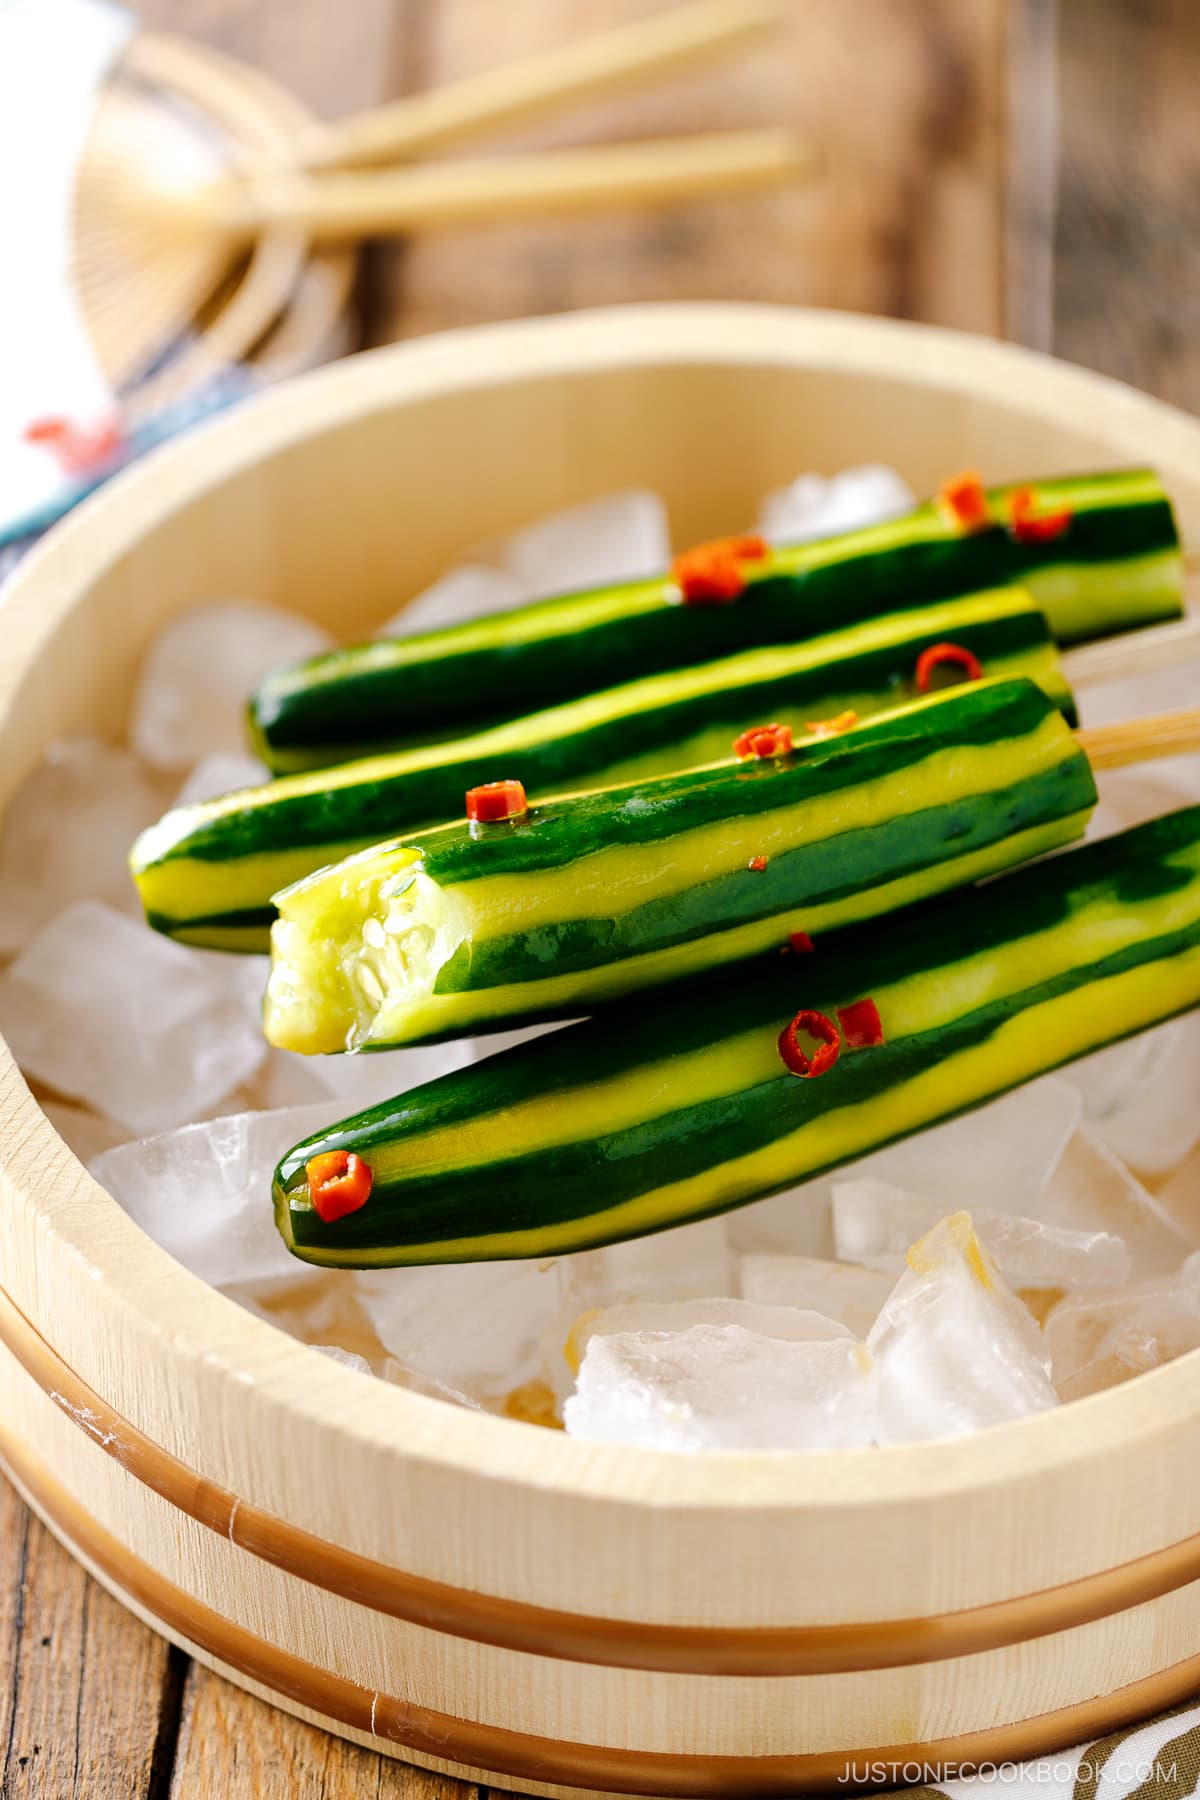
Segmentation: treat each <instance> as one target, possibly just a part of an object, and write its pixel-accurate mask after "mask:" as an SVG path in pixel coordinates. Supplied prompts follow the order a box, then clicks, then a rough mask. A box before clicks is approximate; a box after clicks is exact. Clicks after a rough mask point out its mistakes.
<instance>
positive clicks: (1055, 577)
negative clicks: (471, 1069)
mask: <svg viewBox="0 0 1200 1800" xmlns="http://www.w3.org/2000/svg"><path fill="white" fill-rule="evenodd" d="M1021 579H1022V582H1023V584H1024V586H1025V587H1027V588H1028V589H1029V591H1030V593H1031V594H1032V595H1033V597H1034V599H1035V600H1036V601H1037V603H1038V605H1039V606H1040V607H1041V608H1042V609H1043V611H1044V612H1045V613H1046V614H1047V615H1048V617H1049V618H1050V620H1051V621H1052V623H1053V624H1054V628H1055V632H1056V635H1057V636H1058V637H1059V639H1060V641H1061V639H1062V637H1063V635H1064V632H1063V621H1064V620H1072V619H1074V620H1077V629H1076V627H1074V626H1073V627H1072V635H1080V636H1085V637H1089V638H1092V637H1103V635H1104V632H1105V629H1106V625H1108V624H1109V623H1111V626H1112V629H1114V630H1121V629H1127V628H1128V625H1129V617H1130V614H1131V613H1134V614H1136V612H1137V610H1138V609H1137V606H1136V605H1135V602H1136V601H1139V600H1147V601H1152V600H1154V599H1155V598H1156V597H1157V596H1159V595H1161V594H1163V593H1164V592H1167V593H1171V592H1175V593H1178V592H1181V591H1182V588H1183V579H1184V568H1183V556H1182V553H1181V552H1180V551H1178V550H1156V551H1154V552H1153V553H1152V554H1151V555H1149V556H1131V557H1127V558H1126V559H1125V560H1124V561H1117V562H1113V563H1111V564H1106V563H1095V562H1078V563H1071V562H1049V563H1046V564H1044V565H1043V566H1042V567H1041V568H1038V569H1030V570H1029V571H1028V572H1027V573H1026V574H1025V575H1023V576H1022V578H1021ZM989 673H990V670H989Z"/></svg>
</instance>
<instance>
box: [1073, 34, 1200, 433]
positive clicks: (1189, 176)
mask: <svg viewBox="0 0 1200 1800" xmlns="http://www.w3.org/2000/svg"><path fill="white" fill-rule="evenodd" d="M1059 72H1060V73H1059V97H1060V112H1061V126H1060V143H1059V195H1058V220H1057V230H1056V246H1055V247H1056V258H1055V305H1054V348H1055V350H1056V351H1057V352H1058V353H1059V354H1060V355H1062V356H1068V357H1071V358H1072V359H1073V360H1075V361H1076V362H1082V363H1087V364H1089V365H1090V366H1091V367H1092V368H1095V369H1102V370H1104V371H1105V372H1106V373H1108V374H1111V375H1118V376H1120V377H1121V378H1122V379H1123V380H1125V381H1130V382H1133V383H1134V384H1135V386H1137V387H1143V388H1148V389H1150V391H1151V392H1153V393H1157V394H1161V395H1163V396H1164V398H1166V399H1168V400H1173V401H1174V402H1175V403H1176V404H1177V405H1179V406H1184V407H1187V408H1189V409H1190V410H1192V411H1200V131H1197V128H1196V93H1197V91H1198V89H1200V8H1197V7H1196V5H1195V4H1194V0H1060V6H1059Z"/></svg>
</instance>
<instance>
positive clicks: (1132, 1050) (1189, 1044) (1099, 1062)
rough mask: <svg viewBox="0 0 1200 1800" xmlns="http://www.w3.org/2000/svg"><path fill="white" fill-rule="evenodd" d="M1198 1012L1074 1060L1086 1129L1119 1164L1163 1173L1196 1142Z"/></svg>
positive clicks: (1199, 1113) (1199, 1127)
mask: <svg viewBox="0 0 1200 1800" xmlns="http://www.w3.org/2000/svg"><path fill="white" fill-rule="evenodd" d="M1198 1071H1200V1013H1191V1014H1189V1015H1188V1016H1187V1017H1185V1018H1181V1019H1172V1020H1170V1021H1169V1022H1168V1023H1167V1024H1165V1025H1159V1026H1156V1027H1155V1028H1154V1030H1152V1031H1145V1032H1142V1033H1141V1034H1140V1035H1139V1036H1138V1037H1135V1038H1132V1039H1130V1040H1129V1041H1127V1042H1124V1043H1119V1044H1112V1045H1110V1047H1109V1048H1108V1049H1107V1050H1099V1051H1097V1052H1096V1053H1095V1054H1094V1055H1092V1056H1087V1057H1084V1058H1083V1059H1082V1060H1081V1061H1079V1062H1075V1063H1072V1064H1071V1065H1070V1068H1069V1069H1068V1070H1067V1071H1066V1073H1067V1076H1068V1078H1069V1079H1070V1081H1071V1082H1072V1083H1073V1084H1074V1085H1075V1086H1076V1087H1077V1088H1078V1089H1079V1091H1080V1093H1081V1094H1082V1096H1083V1104H1084V1113H1085V1115H1086V1117H1087V1120H1088V1123H1089V1125H1090V1126H1091V1129H1092V1130H1093V1132H1094V1133H1095V1134H1096V1136H1097V1137H1099V1138H1102V1139H1103V1141H1104V1142H1105V1143H1106V1144H1107V1145H1108V1147H1109V1149H1110V1150H1112V1151H1113V1152H1114V1153H1115V1154H1116V1155H1117V1156H1119V1157H1120V1158H1121V1161H1122V1162H1125V1163H1128V1164H1129V1166H1130V1167H1131V1168H1133V1169H1135V1170H1137V1171H1138V1173H1139V1174H1143V1175H1165V1174H1167V1173H1169V1171H1170V1170H1171V1169H1173V1168H1174V1167H1175V1165H1176V1164H1177V1163H1180V1162H1182V1161H1183V1159H1184V1158H1185V1157H1186V1156H1187V1154H1188V1152H1189V1151H1190V1150H1192V1149H1193V1148H1194V1146H1195V1145H1196V1144H1197V1143H1198V1142H1200V1074H1198Z"/></svg>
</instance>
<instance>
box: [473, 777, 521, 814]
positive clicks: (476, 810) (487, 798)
mask: <svg viewBox="0 0 1200 1800" xmlns="http://www.w3.org/2000/svg"><path fill="white" fill-rule="evenodd" d="M528 811H529V802H528V800H527V799H526V798H525V789H524V786H523V785H522V783H521V782H519V781H485V782H484V783H483V785H482V787H473V788H469V789H468V790H467V817H468V819H475V820H476V821H477V822H478V823H479V824H480V825H491V824H494V823H495V821H496V820H497V819H519V818H521V817H522V816H523V815H524V814H525V813H527V812H528Z"/></svg>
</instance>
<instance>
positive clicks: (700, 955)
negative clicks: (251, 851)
mask: <svg viewBox="0 0 1200 1800" xmlns="http://www.w3.org/2000/svg"><path fill="white" fill-rule="evenodd" d="M1089 816H1090V815H1089V814H1088V813H1086V812H1080V813H1072V814H1071V815H1070V816H1069V817H1067V818H1065V819H1059V820H1056V821H1055V822H1054V823H1053V824H1050V825H1035V826H1031V827H1030V828H1029V829H1028V830H1026V831H1019V832H1016V833H1014V834H1013V835H1012V836H1011V837H1007V838H1003V839H1002V840H1001V841H1000V842H999V843H997V844H989V845H987V846H986V848H984V849H983V850H976V851H973V852H972V853H971V854H970V855H969V856H959V857H951V858H949V859H948V860H947V861H945V862H942V863H937V864H935V865H934V866H933V867H932V868H925V869H919V870H917V871H916V872H915V873H913V874H910V875H903V876H900V877H899V878H898V879H897V880H895V881H888V882H885V883H884V884H883V885H882V886H881V887H873V888H868V889H865V890H864V891H863V892H861V893H857V894H851V895H847V896H845V897H844V898H842V899H840V900H829V901H825V902H824V903H823V904H821V905H819V906H802V907H797V908H795V909H794V910H792V911H790V912H785V913H778V914H774V915H772V917H771V918H769V919H759V920H756V921H755V922H754V923H753V924H750V925H739V926H737V927H735V929H733V930H732V931H721V932H713V933H710V934H708V935H707V936H705V937H701V938H692V939H690V940H689V941H688V942H687V943H685V944H675V945H673V946H672V947H671V948H670V949H669V950H654V951H651V952H649V953H648V954H647V955H645V956H630V957H625V958H624V959H622V960H621V961H619V962H614V963H608V964H605V965H603V966H602V967H600V968H596V969H590V970H587V971H585V972H583V973H582V974H572V975H557V976H551V977H548V978H547V979H546V980H545V981H538V982H536V983H535V982H514V983H511V984H508V985H505V986H502V987H491V988H478V989H474V990H472V989H468V990H466V991H465V992H463V993H457V994H432V995H430V997H429V998H428V999H427V1000H419V1001H417V1000H408V1001H405V1002H404V1004H403V1007H402V1008H397V1011H396V1015H395V1020H394V1022H393V1019H392V1016H391V1015H389V1014H387V1013H386V1012H381V1013H380V1015H379V1017H378V1018H377V1020H376V1021H375V1036H374V1038H373V1040H372V1041H373V1042H376V1043H379V1044H386V1043H392V1042H395V1043H397V1044H400V1043H403V1042H405V1041H408V1040H410V1039H416V1038H419V1037H424V1036H426V1035H428V1034H436V1033H442V1034H444V1035H447V1036H453V1035H455V1034H456V1033H459V1032H462V1033H468V1034H469V1033H470V1032H471V1031H472V1030H479V1029H480V1028H481V1027H483V1028H485V1029H486V1026H487V1022H488V1021H489V1020H490V1019H506V1018H509V1017H511V1016H512V1015H514V1014H517V1013H520V1012H521V1011H525V1012H528V1011H530V1010H531V1009H533V1008H535V1007H536V1008H538V1009H542V1008H544V1009H545V1010H546V1011H547V1012H557V1013H561V1014H562V1015H563V1016H564V1017H569V1016H570V1009H571V1007H572V1006H573V1005H574V1004H575V1003H576V1002H577V1001H582V1000H583V999H586V1001H587V1003H588V1004H589V1005H591V1004H593V1003H598V1002H600V1001H602V1000H613V999H617V998H619V997H620V996H621V995H622V994H625V993H628V992H630V991H631V990H633V989H636V988H641V987H646V986H650V985H654V984H657V983H658V982H663V981H678V980H681V979H682V978H684V977H685V976H688V975H697V974H702V973H703V972H704V970H706V969H711V968H712V967H714V965H716V964H718V963H727V962H736V961H740V960H741V959H742V958H743V957H747V956H757V955H758V954H760V953H761V952H762V951H766V950H771V949H776V948H778V947H779V945H781V944H783V943H784V942H785V941H786V939H787V937H788V934H789V933H790V932H793V931H807V932H808V934H809V936H810V937H813V936H815V935H816V934H817V933H819V932H822V931H827V930H831V929H833V928H834V927H835V926H842V925H852V924H855V923H856V922H858V921H859V920H862V919H869V918H874V917H877V916H879V915H881V914H883V913H890V912H894V911H895V910H896V909H897V908H898V907H901V906H909V905H911V904H912V903H913V902H914V901H917V900H925V899H928V898H929V897H930V896H932V895H934V894H940V893H945V892H946V890H947V889H949V888H954V887H963V886H966V885H967V883H969V882H972V881H981V880H982V879H983V878H984V877H985V876H988V875H998V874H1000V873H1001V872H1002V871H1003V870H1005V869H1009V868H1012V867H1013V866H1014V865H1015V864H1017V863H1021V862H1028V861H1029V860H1030V859H1031V858H1032V857H1035V856H1043V855H1045V854H1046V852H1047V851H1049V850H1057V849H1060V848H1061V847H1062V846H1063V845H1064V844H1069V843H1073V842H1074V841H1075V840H1076V839H1077V838H1079V837H1080V836H1081V835H1082V833H1083V832H1084V830H1085V829H1086V827H1087V822H1088V818H1089ZM751 879H752V877H751ZM456 891H462V890H456ZM401 1026H402V1027H403V1032H404V1036H401V1035H400V1028H401Z"/></svg>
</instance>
